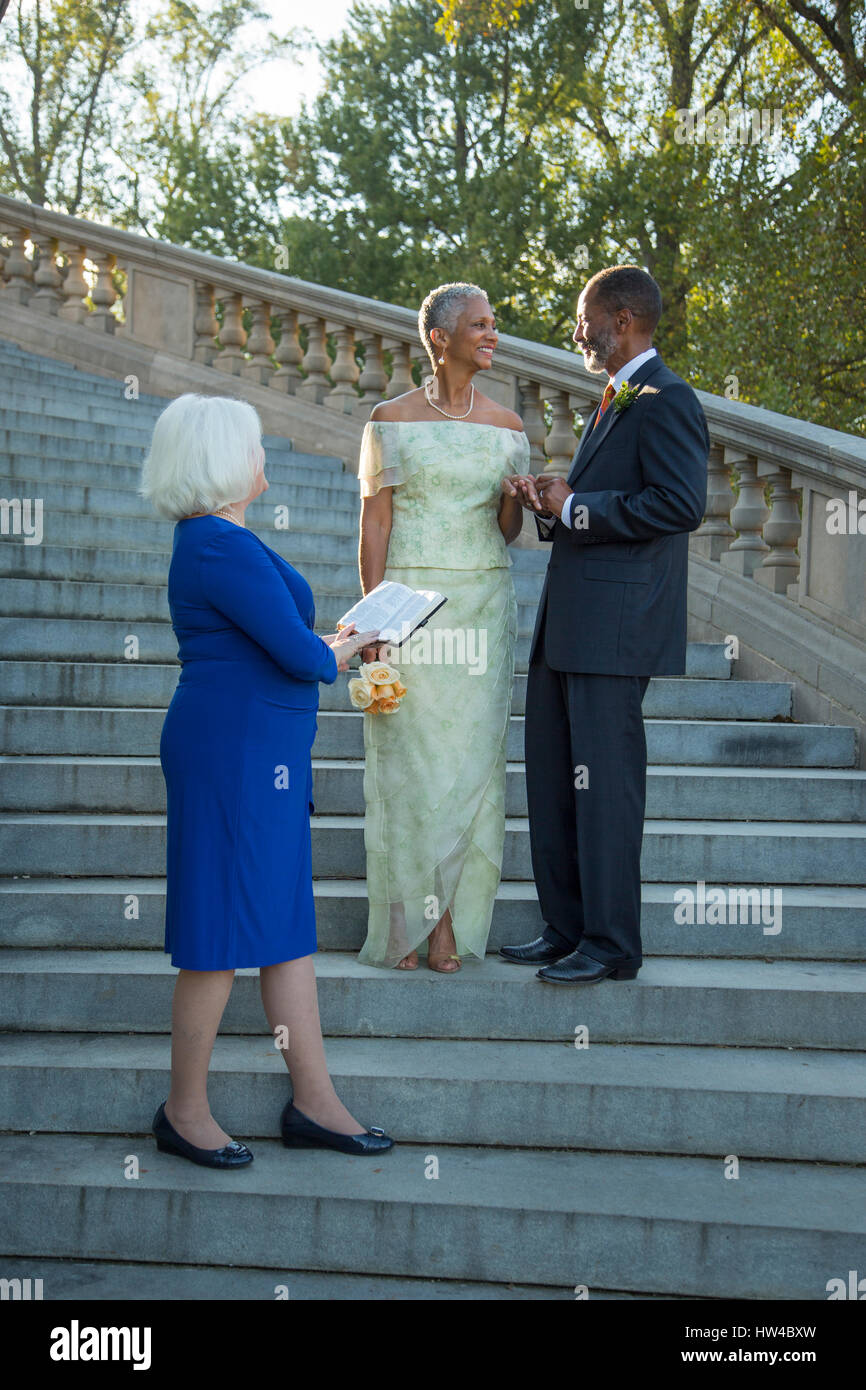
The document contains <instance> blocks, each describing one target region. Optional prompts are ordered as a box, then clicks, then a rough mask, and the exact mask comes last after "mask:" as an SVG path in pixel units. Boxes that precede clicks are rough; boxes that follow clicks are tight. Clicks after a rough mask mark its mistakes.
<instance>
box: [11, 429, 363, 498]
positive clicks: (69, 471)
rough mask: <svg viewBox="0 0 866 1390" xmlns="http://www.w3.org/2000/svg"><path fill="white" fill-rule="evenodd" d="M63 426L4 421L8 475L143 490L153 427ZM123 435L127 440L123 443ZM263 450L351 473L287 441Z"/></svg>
mask: <svg viewBox="0 0 866 1390" xmlns="http://www.w3.org/2000/svg"><path fill="white" fill-rule="evenodd" d="M61 424H62V422H59V421H57V420H52V421H50V428H48V429H42V430H40V429H38V428H32V427H28V426H26V425H25V426H23V427H22V426H18V427H16V428H11V427H10V422H9V419H8V418H5V417H4V419H3V424H2V427H0V460H2V467H3V469H4V471H5V472H6V473H8V474H11V475H12V476H13V477H19V476H21V471H22V469H23V472H24V476H29V473H32V471H33V468H34V460H36V477H38V478H41V477H44V478H46V479H48V478H58V479H59V480H60V481H68V482H75V483H81V482H83V483H85V484H88V485H93V486H102V487H111V486H114V487H117V486H120V487H123V486H128V487H130V488H131V489H132V490H134V489H135V488H136V487H137V486H138V482H139V479H140V475H141V465H142V463H143V462H144V457H145V454H146V453H147V449H148V446H149V443H150V436H151V432H152V430H151V427H150V426H148V428H147V429H145V430H137V431H134V432H133V431H128V430H123V431H120V430H119V429H118V430H114V429H108V427H103V429H104V430H105V433H104V434H102V435H100V436H98V437H95V436H94V435H93V434H92V433H91V432H90V431H89V429H86V428H82V427H79V428H78V429H77V430H75V429H74V428H72V424H74V422H71V424H70V427H69V428H67V429H65V430H64V429H62V428H61ZM121 434H126V435H127V436H128V437H126V438H122V437H120V436H121ZM262 444H263V446H264V449H265V454H266V457H267V458H268V459H270V460H271V463H272V464H276V463H278V462H280V461H281V460H282V461H284V462H285V463H286V464H293V463H296V464H297V465H298V466H299V467H300V465H301V460H306V465H305V467H306V468H307V469H309V468H312V467H315V468H319V466H320V465H321V474H322V475H324V474H326V473H327V474H329V475H331V474H333V475H343V474H344V473H345V472H346V470H345V467H344V464H343V460H342V459H340V458H336V457H335V456H334V455H329V454H303V453H300V452H295V450H294V449H293V447H292V441H291V439H289V438H287V437H286V436H284V435H263V436H262ZM43 460H44V461H45V467H44V468H43V467H42V462H43ZM58 460H65V461H66V473H65V474H64V473H63V472H61V473H58V472H57V470H56V463H57V461H58ZM25 465H26V466H25ZM28 470H29V472H28ZM353 482H354V486H355V488H357V486H358V483H357V478H356V477H353Z"/></svg>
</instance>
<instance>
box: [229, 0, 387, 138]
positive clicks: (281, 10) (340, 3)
mask: <svg viewBox="0 0 866 1390" xmlns="http://www.w3.org/2000/svg"><path fill="white" fill-rule="evenodd" d="M366 3H368V4H370V3H373V4H381V5H386V4H387V0H366ZM350 7H351V0H262V4H261V8H262V9H263V10H267V11H268V12H269V13H270V14H271V16H272V19H273V21H274V27H275V28H277V29H278V31H282V30H283V29H286V28H291V27H293V26H297V27H301V28H305V29H309V30H312V32H313V34H314V35H315V37H316V38H317V39H319V40H321V39H328V38H333V37H335V36H336V35H337V34H339V33H340V30H341V29H342V28H343V26H344V23H345V20H346V16H347V14H348V12H349V9H350ZM320 81H321V74H320V70H319V63H318V59H317V56H316V54H315V53H306V54H304V55H303V57H302V59H301V61H300V62H298V61H295V60H287V61H285V62H279V63H270V64H268V66H266V67H262V68H257V69H256V72H255V73H254V74H252V75H251V77H250V78H249V80H248V82H247V83H246V84H245V90H246V91H247V92H248V93H249V95H250V97H251V100H252V101H253V102H254V104H255V106H256V108H257V109H258V110H260V111H267V112H268V113H269V114H270V115H274V116H292V115H295V114H296V112H297V111H298V110H299V108H300V104H301V102H302V101H303V100H307V101H308V100H309V99H310V98H311V97H313V96H315V94H316V92H317V90H318V88H319V83H320Z"/></svg>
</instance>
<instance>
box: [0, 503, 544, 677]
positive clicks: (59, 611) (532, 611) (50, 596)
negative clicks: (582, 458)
mask: <svg viewBox="0 0 866 1390" xmlns="http://www.w3.org/2000/svg"><path fill="white" fill-rule="evenodd" d="M302 510H303V512H307V513H308V515H313V513H312V512H310V511H309V509H308V508H303V509H302ZM294 515H297V516H298V517H299V520H300V518H301V513H300V512H298V513H293V516H294ZM331 521H332V524H333V525H335V526H336V525H338V520H337V518H336V516H334V517H332V518H331ZM228 524H229V525H231V522H229V523H228ZM320 534H321V533H320ZM285 547H286V548H291V542H290V541H289V542H287V543H285ZM356 547H357V542H356ZM330 568H331V569H332V570H333V566H331V567H330ZM532 587H533V588H536V587H537V588H538V589H540V587H541V586H540V584H539V585H537V586H536V585H533V586H532ZM360 596H361V590H360V586H359V585H358V584H357V583H356V584H355V585H353V586H352V587H351V588H350V589H348V590H346V591H344V592H341V593H334V592H331V593H328V592H327V591H325V592H322V591H320V592H318V593H315V594H314V602H315V605H316V629H317V630H320V631H321V632H333V631H334V627H335V625H336V623H337V622H339V620H340V618H342V616H343V614H344V613H346V612H348V610H349V609H350V608H352V607H353V606H354V604H355V603H357V602H358V599H359V598H360ZM538 597H539V595H538V593H535V594H533V595H532V598H531V601H530V600H529V599H527V600H526V601H525V602H520V601H518V605H517V622H518V632H519V633H520V634H521V635H523V636H524V637H530V638H531V636H532V633H533V631H534V629H535V618H536V614H537V611H538ZM0 604H2V614H3V616H4V617H10V616H14V617H19V618H20V617H24V618H34V617H35V618H49V619H51V620H52V621H53V622H55V623H57V624H59V623H61V622H63V621H67V622H68V621H73V622H77V621H84V620H89V621H106V622H121V623H129V622H133V621H135V622H145V623H158V622H166V623H167V622H168V621H169V608H168V590H167V588H166V586H165V585H157V584H99V583H93V582H85V583H81V582H79V581H77V580H62V579H7V580H6V581H5V582H4V584H3V586H2V594H0ZM166 635H167V637H168V641H169V645H171V644H172V643H173V644H174V650H175V652H176V651H177V640H176V638H174V636H173V634H172V633H170V632H169V633H167V634H166ZM464 650H465V647H464ZM469 650H470V653H476V654H478V653H480V654H481V655H483V653H484V650H485V649H484V648H482V647H481V646H480V639H478V638H476V639H475V645H474V646H472V647H470V649H469ZM455 651H457V652H459V648H457V647H456V646H455ZM445 652H446V653H447V648H445Z"/></svg>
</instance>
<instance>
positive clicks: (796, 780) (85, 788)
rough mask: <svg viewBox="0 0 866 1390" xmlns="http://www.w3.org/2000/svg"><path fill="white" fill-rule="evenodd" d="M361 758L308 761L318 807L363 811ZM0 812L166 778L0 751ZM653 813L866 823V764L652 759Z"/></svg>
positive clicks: (105, 761) (142, 805) (113, 807)
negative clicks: (749, 764)
mask: <svg viewBox="0 0 866 1390" xmlns="http://www.w3.org/2000/svg"><path fill="white" fill-rule="evenodd" d="M363 783H364V764H363V762H362V761H361V760H360V759H352V758H317V757H314V759H313V795H314V800H315V805H316V810H317V811H318V813H319V814H320V815H327V816H341V815H356V814H362V813H363V810H364V785H363ZM505 809H506V814H507V815H509V816H525V815H526V814H527V800H526V780H525V776H524V764H523V762H513V763H509V764H508V766H507V769H506V783H505ZM0 810H3V811H52V812H66V811H100V812H108V813H111V814H115V813H121V814H130V815H132V814H135V813H139V812H143V813H146V814H151V813H155V814H161V813H163V812H164V811H165V780H164V778H163V775H162V768H161V766H160V761H159V758H158V757H151V758H144V757H139V758H109V757H93V758H76V757H63V756H60V755H56V756H50V755H49V756H40V755H34V756H30V757H26V756H25V757H20V758H12V757H6V756H0ZM646 814H647V816H648V817H649V818H650V819H652V818H655V819H661V820H667V819H674V818H675V819H678V820H682V819H697V820H742V821H772V820H776V819H783V820H785V821H792V820H793V821H815V822H821V821H830V822H833V821H852V822H861V821H862V822H866V771H860V770H855V769H836V768H832V769H826V768H821V769H802V768H796V769H792V768H783V769H776V768H728V767H700V768H694V767H676V766H660V767H652V766H650V767H649V768H648V770H647V804H646Z"/></svg>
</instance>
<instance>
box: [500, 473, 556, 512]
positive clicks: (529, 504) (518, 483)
mask: <svg viewBox="0 0 866 1390" xmlns="http://www.w3.org/2000/svg"><path fill="white" fill-rule="evenodd" d="M502 491H503V492H504V493H505V494H506V496H508V497H516V498H517V500H518V502H519V503H520V505H521V507H525V508H526V510H527V511H529V512H535V513H536V515H538V516H550V515H551V513H550V512H549V511H547V509H546V508H545V506H544V503H543V502H542V501H541V499H540V497H539V495H538V489H537V487H536V486H535V478H533V476H532V474H531V473H528V474H521V473H513V474H511V475H510V476H506V477H504V478H503V479H502Z"/></svg>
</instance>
